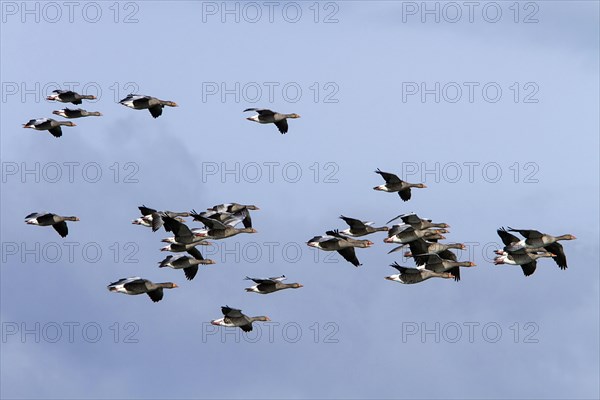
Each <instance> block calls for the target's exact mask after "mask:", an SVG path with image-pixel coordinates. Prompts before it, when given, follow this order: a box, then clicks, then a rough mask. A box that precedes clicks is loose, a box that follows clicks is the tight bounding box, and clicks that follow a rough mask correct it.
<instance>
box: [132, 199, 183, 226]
mask: <svg viewBox="0 0 600 400" xmlns="http://www.w3.org/2000/svg"><path fill="white" fill-rule="evenodd" d="M138 209H139V210H140V212H141V213H142V217H141V218H138V219H136V220H133V222H132V223H133V224H136V225H143V226H151V227H152V231H153V232H156V231H157V230H159V229H160V227H161V226H163V223H164V221H163V219H162V217H163V216H167V217H171V218H174V219H175V220H177V221H179V222H185V221H184V220H183V219H182V218H181V217H189V216H190V213H188V212H173V211H157V210H155V209H154V208H149V207H146V206H144V205H141V206H139V207H138Z"/></svg>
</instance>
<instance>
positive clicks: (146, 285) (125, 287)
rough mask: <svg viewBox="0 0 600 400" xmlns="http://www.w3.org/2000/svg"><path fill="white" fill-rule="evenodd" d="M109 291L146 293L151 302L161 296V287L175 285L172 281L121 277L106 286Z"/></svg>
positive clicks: (156, 300) (170, 287)
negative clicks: (162, 281)
mask: <svg viewBox="0 0 600 400" xmlns="http://www.w3.org/2000/svg"><path fill="white" fill-rule="evenodd" d="M107 287H108V290H109V291H111V292H117V293H125V294H130V295H136V294H143V293H146V294H147V295H148V296H149V297H150V299H152V301H153V302H155V303H156V302H159V301H161V300H162V298H163V289H174V288H176V287H179V286H177V285H176V284H175V283H173V282H164V283H154V282H151V281H149V280H148V279H142V278H140V277H138V276H135V277H133V278H123V279H120V280H118V281H116V282H113V283H111V284H110V285H108V286H107Z"/></svg>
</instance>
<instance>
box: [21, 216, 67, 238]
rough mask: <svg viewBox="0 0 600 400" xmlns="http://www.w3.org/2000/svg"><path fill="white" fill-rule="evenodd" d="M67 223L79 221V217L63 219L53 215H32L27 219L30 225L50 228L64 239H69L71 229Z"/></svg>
mask: <svg viewBox="0 0 600 400" xmlns="http://www.w3.org/2000/svg"><path fill="white" fill-rule="evenodd" d="M66 221H79V218H77V217H62V216H60V215H56V214H52V213H31V214H29V215H28V216H26V217H25V222H26V223H27V224H29V225H37V226H50V225H52V227H53V228H54V230H55V231H56V232H58V234H59V235H60V236H62V237H67V235H68V234H69V228H68V227H67V223H66Z"/></svg>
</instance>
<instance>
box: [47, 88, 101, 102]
mask: <svg viewBox="0 0 600 400" xmlns="http://www.w3.org/2000/svg"><path fill="white" fill-rule="evenodd" d="M52 93H53V94H51V95H50V96H48V97H46V100H56V101H60V102H61V103H73V104H76V105H77V104H81V103H82V101H81V100H95V99H96V96H94V95H91V94H79V93H76V92H73V91H72V90H53V91H52Z"/></svg>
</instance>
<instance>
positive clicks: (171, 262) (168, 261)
mask: <svg viewBox="0 0 600 400" xmlns="http://www.w3.org/2000/svg"><path fill="white" fill-rule="evenodd" d="M200 257H202V256H200ZM214 263H215V262H214V261H213V260H205V259H204V258H200V259H197V258H192V257H188V256H181V257H179V258H176V259H173V256H167V257H166V258H165V259H164V260H162V261H160V262H159V263H158V264H159V265H158V267H159V268H164V267H170V268H173V269H183V272H184V273H185V278H186V279H187V280H188V281H191V280H192V279H194V277H195V276H196V274H197V273H198V265H208V264H214Z"/></svg>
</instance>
